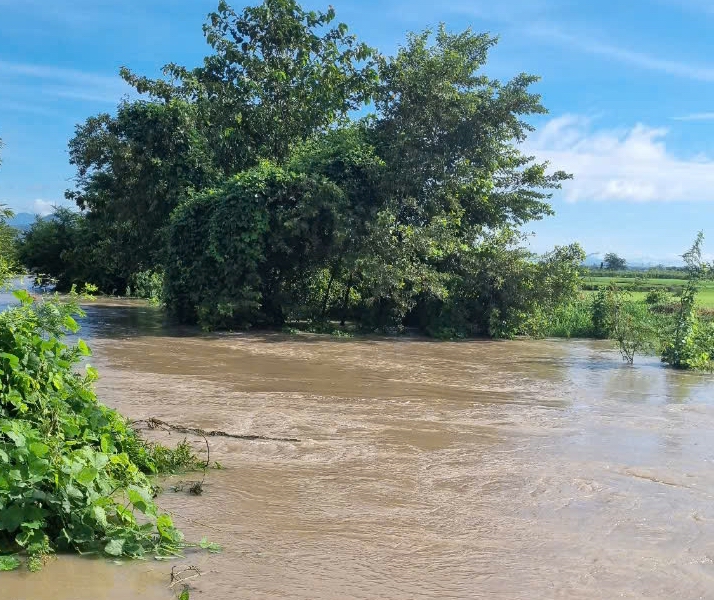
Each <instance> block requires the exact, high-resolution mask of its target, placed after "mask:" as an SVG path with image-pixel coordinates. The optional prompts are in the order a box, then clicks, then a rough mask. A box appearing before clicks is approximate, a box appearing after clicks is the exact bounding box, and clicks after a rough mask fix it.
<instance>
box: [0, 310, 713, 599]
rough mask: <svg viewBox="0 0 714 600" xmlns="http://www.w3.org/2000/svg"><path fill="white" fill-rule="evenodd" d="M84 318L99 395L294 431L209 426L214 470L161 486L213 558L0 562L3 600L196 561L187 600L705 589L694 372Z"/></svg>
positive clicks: (563, 344)
mask: <svg viewBox="0 0 714 600" xmlns="http://www.w3.org/2000/svg"><path fill="white" fill-rule="evenodd" d="M88 313H89V314H88V317H87V319H86V320H85V329H84V331H83V336H84V337H85V338H87V339H89V340H90V341H91V345H92V347H93V349H94V352H95V356H94V357H93V360H92V362H93V364H94V365H95V366H97V367H98V368H99V369H100V373H101V376H102V377H101V380H100V382H99V384H98V392H99V395H100V397H101V399H102V400H103V401H104V402H105V403H106V404H109V405H110V406H112V407H115V408H117V409H119V410H120V411H122V412H123V413H124V414H126V415H127V416H129V417H131V418H134V419H141V418H147V417H157V418H159V419H162V420H164V421H168V422H171V423H177V424H183V425H186V426H191V427H201V428H204V429H220V430H223V431H228V432H231V433H236V434H250V435H261V436H269V437H277V438H298V439H299V440H300V441H299V442H283V441H271V440H260V441H243V440H237V439H225V438H212V439H211V440H210V452H211V460H212V461H213V460H217V461H219V462H220V464H221V465H222V467H223V469H221V470H210V471H209V472H208V474H207V477H206V482H205V487H204V493H203V495H202V496H200V497H196V496H191V495H189V494H187V493H185V492H182V493H174V492H168V491H167V492H165V493H164V494H163V495H162V496H161V497H160V504H161V506H162V507H163V508H164V509H166V510H168V511H170V512H171V514H172V515H173V516H174V520H175V522H176V523H177V524H178V525H179V526H180V527H181V528H182V529H183V531H184V532H185V534H186V536H187V538H189V539H193V540H200V539H201V538H202V537H204V536H206V537H208V538H209V539H210V540H211V541H213V542H217V543H219V544H220V545H221V546H222V547H223V551H222V552H221V553H220V554H215V555H214V554H208V553H202V552H192V553H188V555H187V557H186V559H183V560H176V561H170V562H156V561H147V562H135V563H125V564H123V565H121V566H120V565H115V564H113V563H111V562H109V561H104V560H88V559H81V558H68V557H60V558H58V559H55V560H52V561H51V562H50V563H49V564H48V565H47V567H46V568H45V570H44V571H43V572H41V573H39V574H34V575H31V574H26V573H11V574H2V575H0V580H1V582H2V587H1V588H0V590H1V591H0V598H2V599H3V600H38V599H45V598H51V599H52V600H95V599H96V600H99V599H111V600H114V599H133V598H142V599H147V600H164V599H170V598H175V597H176V589H174V590H171V589H169V573H170V570H171V567H172V566H174V565H182V566H187V565H195V566H197V567H198V568H199V569H200V570H201V571H202V572H203V575H202V576H201V577H200V578H197V579H194V580H192V581H191V584H192V592H191V598H192V599H194V600H195V599H196V598H199V599H200V598H204V599H206V600H233V599H238V598H249V599H275V598H299V599H327V598H330V599H332V598H338V599H342V598H344V599H394V600H400V599H425V598H459V599H461V598H463V599H466V598H469V599H470V598H489V599H490V598H495V599H506V598H508V599H510V598H523V599H535V598H549V599H550V598H567V599H570V598H607V599H611V598H687V599H693V598H713V597H714V562H713V561H714V502H713V501H712V500H713V498H712V495H713V494H714V465H713V464H712V461H713V460H714V436H713V435H712V430H713V429H714V395H713V394H712V392H714V378H711V377H708V376H702V375H694V374H687V373H678V372H674V371H672V370H669V369H666V368H664V367H663V366H661V365H660V364H659V363H658V361H657V360H656V359H641V360H638V361H637V363H636V365H635V366H634V367H628V366H626V365H625V364H623V363H622V361H621V360H620V357H619V355H618V354H617V353H616V352H614V351H612V350H611V348H610V347H609V346H608V344H606V343H599V342H589V341H588V342H584V341H550V340H545V341H510V342H490V341H471V342H460V343H447V342H435V341H425V340H415V339H389V338H381V339H380V338H374V339H356V340H355V339H338V338H330V337H324V336H309V335H300V336H284V335H278V334H253V333H251V334H225V335H202V334H200V333H197V332H194V331H191V330H187V329H179V328H171V327H167V326H164V325H163V324H162V321H161V318H160V315H159V313H158V312H157V311H155V310H154V309H151V308H147V307H144V306H141V305H140V304H138V303H131V302H117V303H115V304H114V305H109V306H106V305H105V306H98V305H96V306H92V307H90V308H89V310H88ZM166 437H167V436H166V435H165V436H164V438H166ZM182 438H183V435H181V434H176V433H174V434H173V435H171V436H170V438H169V439H171V440H173V441H175V442H177V441H179V440H181V439H182ZM195 443H196V449H197V450H199V449H201V443H202V442H200V441H199V440H196V442H195Z"/></svg>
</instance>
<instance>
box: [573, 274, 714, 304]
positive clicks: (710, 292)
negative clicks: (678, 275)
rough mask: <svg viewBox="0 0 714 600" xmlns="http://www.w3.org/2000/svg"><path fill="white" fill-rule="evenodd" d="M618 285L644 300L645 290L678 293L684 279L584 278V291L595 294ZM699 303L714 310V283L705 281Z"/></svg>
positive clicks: (638, 298) (698, 298) (634, 296)
mask: <svg viewBox="0 0 714 600" xmlns="http://www.w3.org/2000/svg"><path fill="white" fill-rule="evenodd" d="M610 283H616V284H617V285H618V286H619V287H622V288H633V287H634V288H635V289H634V290H633V291H632V297H633V299H637V300H643V299H644V297H645V296H646V295H647V292H646V291H644V290H651V289H657V288H666V289H669V290H670V291H672V292H674V293H676V292H678V291H679V290H681V288H682V287H683V286H684V283H685V280H684V279H674V278H672V279H644V280H641V279H635V278H632V277H593V276H587V277H583V289H585V290H586V291H591V292H594V290H595V289H597V288H600V287H602V286H606V285H608V284H610ZM697 303H698V304H699V305H700V306H701V307H702V308H707V309H714V281H704V282H702V284H701V291H700V292H699V294H698V295H697Z"/></svg>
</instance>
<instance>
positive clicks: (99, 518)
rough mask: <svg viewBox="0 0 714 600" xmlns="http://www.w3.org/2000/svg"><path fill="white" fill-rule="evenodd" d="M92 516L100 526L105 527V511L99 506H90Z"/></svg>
mask: <svg viewBox="0 0 714 600" xmlns="http://www.w3.org/2000/svg"><path fill="white" fill-rule="evenodd" d="M92 516H93V517H94V520H95V521H96V522H97V523H99V524H100V525H101V526H102V527H104V528H106V527H107V525H108V523H107V513H106V511H105V510H104V509H103V508H102V507H101V506H93V507H92Z"/></svg>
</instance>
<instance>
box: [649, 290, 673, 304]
mask: <svg viewBox="0 0 714 600" xmlns="http://www.w3.org/2000/svg"><path fill="white" fill-rule="evenodd" d="M671 301H672V295H671V294H670V293H669V292H668V291H667V290H663V289H661V288H652V289H651V290H650V291H649V292H647V296H645V302H646V303H647V304H649V305H650V306H665V305H667V304H670V303H671Z"/></svg>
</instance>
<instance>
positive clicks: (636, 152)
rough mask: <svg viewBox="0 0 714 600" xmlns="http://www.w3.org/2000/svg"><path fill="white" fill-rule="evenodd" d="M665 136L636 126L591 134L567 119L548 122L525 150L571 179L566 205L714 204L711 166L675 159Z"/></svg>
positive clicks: (586, 124) (586, 125)
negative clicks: (594, 202)
mask: <svg viewBox="0 0 714 600" xmlns="http://www.w3.org/2000/svg"><path fill="white" fill-rule="evenodd" d="M666 136H667V130H666V129H662V128H653V127H647V126H646V125H642V124H637V125H635V126H634V127H631V128H627V129H601V130H595V129H593V127H592V123H591V121H590V119H587V118H585V117H581V116H576V115H565V116H562V117H558V118H555V119H552V120H551V121H549V122H548V123H547V124H546V125H545V126H544V127H543V128H542V129H540V130H539V131H538V132H537V133H536V134H535V135H533V136H532V137H531V139H529V140H528V142H526V143H525V144H524V150H525V151H526V152H527V153H529V154H533V155H535V156H536V157H537V158H538V159H540V160H548V161H550V163H551V165H552V167H553V168H556V169H563V170H564V171H567V172H569V173H572V174H573V176H574V179H573V180H572V181H566V182H564V184H563V194H564V197H565V199H566V200H567V201H570V202H577V201H586V200H613V201H628V202H669V201H708V202H712V201H714V160H712V159H710V158H707V157H705V156H702V155H698V156H695V157H691V158H682V157H678V156H675V155H674V154H673V153H672V152H671V151H670V150H668V149H667V147H666V144H665V139H666Z"/></svg>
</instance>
